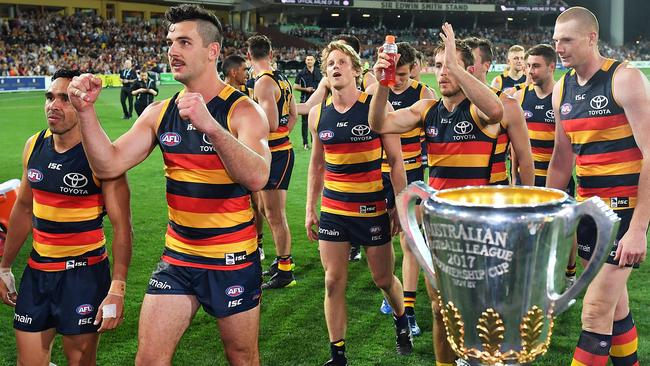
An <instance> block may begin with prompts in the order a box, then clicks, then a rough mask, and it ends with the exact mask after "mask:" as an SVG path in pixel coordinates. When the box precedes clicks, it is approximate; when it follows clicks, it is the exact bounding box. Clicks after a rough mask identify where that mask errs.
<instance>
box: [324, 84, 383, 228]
mask: <svg viewBox="0 0 650 366" xmlns="http://www.w3.org/2000/svg"><path fill="white" fill-rule="evenodd" d="M370 98H371V97H370V96H369V95H368V94H366V93H360V95H359V99H358V100H357V102H356V103H355V104H354V105H353V106H352V107H351V108H350V109H349V110H347V111H346V112H344V113H340V112H338V111H337V110H336V109H335V108H334V104H333V103H332V102H331V99H328V100H327V102H325V103H323V104H321V105H320V106H319V116H318V125H317V126H316V131H317V132H318V138H319V139H320V141H321V143H322V144H323V149H324V153H325V154H324V155H325V178H324V188H323V198H322V201H321V211H322V212H329V213H332V214H336V215H342V216H356V217H373V216H379V215H382V214H383V213H385V212H386V200H385V198H386V197H385V196H384V193H383V183H382V177H381V154H382V144H381V138H380V136H379V134H377V133H375V132H374V131H372V130H371V129H370V126H369V125H368V111H369V107H370Z"/></svg>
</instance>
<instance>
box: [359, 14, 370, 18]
mask: <svg viewBox="0 0 650 366" xmlns="http://www.w3.org/2000/svg"><path fill="white" fill-rule="evenodd" d="M361 16H362V17H364V18H370V14H363V15H361Z"/></svg>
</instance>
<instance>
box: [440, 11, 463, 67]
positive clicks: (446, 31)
mask: <svg viewBox="0 0 650 366" xmlns="http://www.w3.org/2000/svg"><path fill="white" fill-rule="evenodd" d="M440 38H441V39H442V42H443V43H444V44H445V54H444V62H445V65H446V66H447V68H448V69H449V68H454V67H458V66H459V65H458V56H457V55H456V35H455V34H454V28H452V26H451V24H449V23H447V22H445V24H443V25H442V33H440Z"/></svg>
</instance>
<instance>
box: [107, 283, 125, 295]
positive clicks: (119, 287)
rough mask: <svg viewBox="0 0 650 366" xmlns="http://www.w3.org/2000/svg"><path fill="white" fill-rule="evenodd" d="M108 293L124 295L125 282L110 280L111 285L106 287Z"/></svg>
mask: <svg viewBox="0 0 650 366" xmlns="http://www.w3.org/2000/svg"><path fill="white" fill-rule="evenodd" d="M108 293H109V294H111V295H115V296H120V297H124V294H125V293H126V282H124V281H120V280H113V281H111V287H110V288H109V289H108Z"/></svg>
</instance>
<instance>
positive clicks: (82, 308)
mask: <svg viewBox="0 0 650 366" xmlns="http://www.w3.org/2000/svg"><path fill="white" fill-rule="evenodd" d="M93 310H95V308H94V307H93V306H92V305H90V304H83V305H79V306H77V314H79V315H88V314H90V313H92V312H93Z"/></svg>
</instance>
